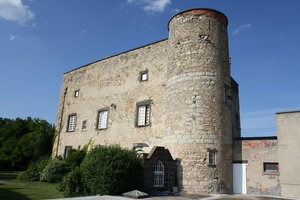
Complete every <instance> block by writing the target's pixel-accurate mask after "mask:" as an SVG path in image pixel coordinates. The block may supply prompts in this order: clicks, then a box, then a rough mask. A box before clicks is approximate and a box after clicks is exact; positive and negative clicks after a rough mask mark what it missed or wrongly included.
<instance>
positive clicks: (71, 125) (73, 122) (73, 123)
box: [67, 114, 77, 132]
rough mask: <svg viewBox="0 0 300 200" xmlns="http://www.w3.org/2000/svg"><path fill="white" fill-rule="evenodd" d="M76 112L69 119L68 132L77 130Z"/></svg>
mask: <svg viewBox="0 0 300 200" xmlns="http://www.w3.org/2000/svg"><path fill="white" fill-rule="evenodd" d="M76 118H77V117H76V114H72V115H69V120H68V129H67V131H68V132H73V131H75V127H76Z"/></svg>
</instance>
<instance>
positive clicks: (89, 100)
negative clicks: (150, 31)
mask: <svg viewBox="0 0 300 200" xmlns="http://www.w3.org/2000/svg"><path fill="white" fill-rule="evenodd" d="M167 42H168V41H167V40H164V41H160V42H157V43H154V44H151V45H148V46H145V47H141V48H139V49H136V50H132V51H129V52H127V53H123V54H120V55H117V56H113V57H110V58H107V59H103V60H100V61H97V62H95V63H92V64H89V65H87V66H85V67H82V68H79V69H76V70H73V71H70V72H67V73H65V74H64V78H63V84H62V89H61V90H62V91H61V97H60V104H59V108H58V115H57V122H56V124H57V129H58V130H59V125H60V118H61V110H62V103H63V92H64V90H65V88H68V90H67V94H66V99H65V104H64V113H63V120H62V130H61V134H60V143H59V148H58V155H62V154H63V151H64V147H65V146H72V147H73V148H77V147H78V146H81V147H82V146H83V145H85V144H88V143H89V144H91V146H93V145H99V144H100V145H106V144H120V145H121V146H122V147H126V148H132V147H133V143H140V142H146V143H148V145H150V146H151V145H154V144H156V145H159V144H160V142H159V141H160V139H161V138H162V137H163V136H164V128H165V90H166V85H165V83H166V78H165V74H166V69H167V68H166V57H165V55H164V54H165V51H166V49H167V48H166V45H167ZM144 70H148V73H149V80H148V81H144V82H140V81H139V75H140V72H141V71H144ZM76 90H79V97H76V98H75V97H74V92H75V91H76ZM144 100H151V101H152V104H151V112H150V114H151V116H150V120H151V125H150V126H148V127H139V128H137V127H136V126H135V120H136V119H135V118H136V103H137V102H140V101H144ZM112 104H115V106H116V107H115V108H113V107H111V105H112ZM102 108H107V109H108V110H109V113H108V128H107V129H105V130H96V124H97V113H98V110H99V109H102ZM72 113H76V114H77V124H76V130H75V131H74V132H67V131H66V130H67V124H68V115H69V114H72ZM83 120H87V130H86V131H82V130H81V125H82V121H83ZM56 144H57V141H56V142H55V145H54V151H56ZM53 153H54V154H55V152H53Z"/></svg>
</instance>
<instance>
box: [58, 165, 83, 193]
mask: <svg viewBox="0 0 300 200" xmlns="http://www.w3.org/2000/svg"><path fill="white" fill-rule="evenodd" d="M58 190H59V191H63V192H64V195H65V196H68V197H69V196H80V195H83V193H84V184H83V182H82V176H81V172H80V170H79V168H75V169H73V170H72V171H71V172H69V173H68V174H67V175H66V176H64V178H63V180H62V182H60V183H59V186H58Z"/></svg>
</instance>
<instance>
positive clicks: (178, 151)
mask: <svg viewBox="0 0 300 200" xmlns="http://www.w3.org/2000/svg"><path fill="white" fill-rule="evenodd" d="M227 23H228V22H227V18H226V16H225V15H224V14H222V13H220V12H218V11H216V10H212V9H206V8H195V9H189V10H185V11H182V12H179V13H177V14H176V15H174V16H173V17H172V18H171V19H170V21H169V40H168V43H169V49H168V51H169V52H168V56H169V57H168V60H169V63H168V74H167V96H166V100H167V107H166V113H167V119H166V137H165V138H164V144H165V146H167V147H168V148H169V149H170V152H171V154H172V155H173V156H174V158H177V159H178V169H177V170H178V183H179V189H180V190H181V191H182V192H186V193H189V194H199V193H231V192H232V131H231V128H232V127H231V114H230V106H231V105H230V95H229V93H230V80H231V79H230V66H229V56H228V38H227Z"/></svg>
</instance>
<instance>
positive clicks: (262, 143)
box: [233, 137, 282, 196]
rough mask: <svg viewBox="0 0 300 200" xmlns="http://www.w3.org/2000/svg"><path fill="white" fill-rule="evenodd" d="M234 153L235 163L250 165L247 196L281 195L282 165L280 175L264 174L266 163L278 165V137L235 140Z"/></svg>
mask: <svg viewBox="0 0 300 200" xmlns="http://www.w3.org/2000/svg"><path fill="white" fill-rule="evenodd" d="M233 152H234V154H233V160H234V162H246V163H248V164H247V168H246V171H247V172H246V174H247V182H246V185H247V194H258V195H261V194H262V195H275V196H280V195H281V187H280V181H279V175H281V174H282V171H281V163H279V173H276V172H264V163H278V158H277V139H276V137H271V138H245V139H239V140H235V142H234V151H233Z"/></svg>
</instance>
